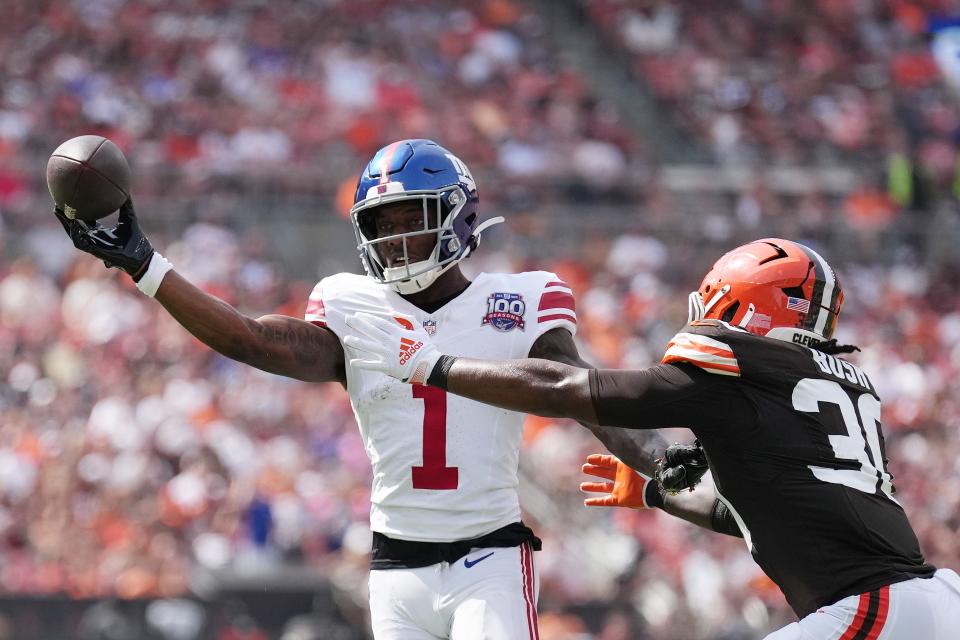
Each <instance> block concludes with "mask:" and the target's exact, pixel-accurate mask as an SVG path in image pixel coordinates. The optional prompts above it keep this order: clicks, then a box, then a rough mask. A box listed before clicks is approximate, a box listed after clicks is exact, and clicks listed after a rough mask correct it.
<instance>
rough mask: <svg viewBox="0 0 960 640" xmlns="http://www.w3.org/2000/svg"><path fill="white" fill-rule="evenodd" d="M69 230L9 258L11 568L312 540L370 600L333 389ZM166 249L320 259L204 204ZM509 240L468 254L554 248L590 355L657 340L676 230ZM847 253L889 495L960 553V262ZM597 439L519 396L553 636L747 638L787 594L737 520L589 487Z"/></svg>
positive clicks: (270, 267) (154, 564)
mask: <svg viewBox="0 0 960 640" xmlns="http://www.w3.org/2000/svg"><path fill="white" fill-rule="evenodd" d="M55 231H56V232H57V233H59V230H55ZM68 246H69V245H68V244H67V241H66V239H65V238H64V239H62V242H61V244H59V245H58V244H57V243H56V242H55V239H54V237H53V236H51V237H50V238H49V239H48V244H47V250H48V251H49V250H50V247H61V248H62V251H60V252H58V253H59V254H60V255H62V256H65V259H64V260H61V261H60V262H59V263H58V264H56V265H53V266H47V267H43V266H41V265H43V264H44V261H43V260H41V259H37V258H36V257H31V256H30V255H29V253H28V254H27V255H25V256H24V257H22V258H20V259H18V260H16V261H14V262H12V263H9V264H3V265H2V266H0V371H2V372H4V373H3V375H4V376H5V377H4V380H3V384H2V385H0V590H2V591H4V592H8V593H11V592H12V593H35V594H59V593H65V594H68V595H70V596H73V597H78V598H86V597H102V596H108V595H118V596H121V597H124V598H137V597H173V596H178V595H182V594H184V593H186V592H187V591H188V589H189V586H190V579H191V578H190V576H191V574H192V573H194V574H195V572H196V571H197V570H198V569H211V570H216V569H221V568H225V567H230V568H232V569H235V570H238V571H258V570H264V569H272V568H277V567H281V566H284V565H287V564H290V563H305V564H306V565H307V566H309V567H311V568H314V569H316V571H317V572H319V573H321V574H323V575H326V576H328V577H330V579H331V580H332V581H333V582H334V584H335V585H336V586H337V588H338V589H341V590H342V591H343V592H344V593H348V594H351V595H352V597H353V598H355V600H356V602H358V603H361V604H362V602H363V599H364V597H365V596H364V582H365V575H366V570H367V552H368V550H369V544H370V532H369V529H368V523H367V514H368V508H369V504H368V498H369V486H370V470H369V464H368V461H367V459H366V456H365V453H364V450H363V446H362V443H361V440H360V436H359V434H358V432H357V430H356V427H355V425H354V420H353V415H352V412H351V410H350V407H349V404H348V400H347V397H346V394H345V393H344V392H343V390H342V389H341V388H339V387H338V386H337V385H333V384H330V385H307V384H303V383H299V382H294V381H290V380H286V379H283V378H279V377H275V376H271V375H268V374H264V373H260V372H258V371H256V370H254V369H252V368H249V367H246V366H244V365H240V364H237V363H234V362H232V361H230V360H227V359H225V358H222V357H220V356H218V355H216V354H214V353H212V352H211V351H209V350H208V349H206V348H205V347H203V346H202V345H200V344H199V343H198V342H196V341H195V340H193V339H192V338H191V337H190V336H189V335H188V334H187V333H186V332H185V331H184V330H182V329H181V328H180V327H179V326H178V325H177V324H176V323H175V322H174V321H173V320H172V319H171V318H170V317H169V316H167V315H166V314H165V313H164V312H163V311H162V309H161V307H160V306H159V305H158V304H156V303H154V302H152V301H150V300H149V299H147V298H145V297H144V296H142V295H141V294H139V292H137V291H136V290H135V289H134V288H133V286H132V285H131V283H130V282H129V281H128V279H127V278H126V277H120V276H119V275H118V274H116V273H115V272H113V271H107V270H105V269H104V268H103V266H102V264H101V263H99V262H98V261H95V260H93V259H90V258H87V257H86V256H75V255H74V253H73V252H72V251H71V250H70V249H69V248H68ZM165 249H166V251H165V253H166V255H168V256H169V257H170V258H171V260H172V261H173V262H174V263H175V264H176V265H177V268H178V270H180V271H181V272H182V273H184V274H185V275H186V276H187V277H188V278H190V279H191V280H192V281H194V282H195V283H197V284H198V285H200V286H201V287H203V288H204V289H205V290H207V291H209V292H212V293H214V294H216V295H219V296H220V297H222V298H224V299H225V300H228V301H229V302H231V303H233V304H235V305H238V306H239V307H240V308H242V309H244V310H245V311H246V312H248V313H250V314H252V315H258V314H261V313H270V312H275V313H285V314H290V315H294V316H299V315H301V314H302V313H303V309H304V307H305V303H306V297H307V293H308V292H309V289H310V285H311V284H312V283H308V282H293V281H290V280H288V279H287V278H285V277H284V276H283V275H282V273H281V271H280V270H279V269H278V267H277V266H276V265H275V264H273V263H271V262H270V261H269V260H267V259H264V258H262V257H259V256H258V253H257V252H256V251H255V250H253V249H251V248H250V247H248V246H245V244H244V241H242V240H241V239H239V238H238V237H237V236H236V235H235V234H234V233H233V232H231V231H230V230H228V229H226V228H224V227H220V226H216V225H212V224H205V223H204V224H197V225H194V226H192V227H190V228H188V229H187V230H186V231H185V232H184V233H183V234H182V236H180V237H179V238H177V239H176V240H175V241H174V242H172V243H171V244H170V245H169V246H168V247H165ZM516 256H517V254H516V253H515V252H509V253H507V252H498V251H496V250H495V246H494V245H491V246H490V247H488V248H487V250H486V251H481V252H480V253H478V255H477V256H476V257H475V258H473V259H472V260H471V261H468V262H467V263H466V265H467V266H468V268H469V270H470V271H472V272H474V273H475V272H477V271H478V270H492V269H497V270H502V269H512V270H521V269H526V268H531V267H534V266H536V267H542V268H546V269H552V270H555V271H557V272H558V273H559V274H560V275H561V277H563V278H564V280H566V281H567V282H569V283H571V285H572V287H573V288H574V290H575V291H576V293H577V296H578V307H579V318H580V325H579V331H580V333H579V340H580V343H581V345H582V347H583V350H584V352H585V355H586V357H587V358H588V359H589V360H591V361H593V362H595V363H597V364H599V365H604V366H615V367H641V366H646V365H649V364H651V363H653V362H656V361H657V360H658V359H659V356H660V354H661V352H662V350H663V348H664V345H665V344H666V343H667V341H668V340H669V338H670V337H671V336H672V334H673V332H675V331H676V330H677V329H678V328H679V326H681V325H682V323H683V321H684V315H685V309H686V306H685V305H686V302H685V300H686V290H688V289H689V288H691V287H693V286H695V285H696V284H697V279H696V274H693V273H692V272H691V268H690V267H689V265H684V264H683V263H689V262H690V260H689V258H688V257H687V255H686V254H684V252H683V251H677V252H674V251H672V250H671V248H669V247H668V246H666V245H664V244H663V243H662V242H661V241H660V240H658V239H656V238H653V237H646V236H641V235H626V236H620V237H617V238H607V239H606V240H594V241H591V242H590V243H586V244H585V245H584V247H583V249H582V251H580V252H579V253H578V254H576V255H563V256H557V257H556V258H555V259H554V260H551V261H547V262H542V263H539V264H536V265H534V264H532V263H531V262H529V261H524V260H522V259H518V258H517V257H516ZM710 257H712V256H701V259H700V260H699V262H700V263H703V262H704V261H705V260H709V258H710ZM678 273H679V274H683V275H682V277H681V278H679V280H680V281H679V282H678V278H677V276H676V274H678ZM840 274H841V279H842V282H843V283H844V285H845V286H846V288H847V300H848V303H847V308H846V311H845V312H844V317H843V319H842V322H841V329H840V340H841V341H842V342H849V343H854V344H858V345H859V346H860V347H861V349H862V351H861V353H858V354H856V355H855V356H854V359H855V360H856V361H857V362H858V363H859V364H861V365H862V366H863V367H864V368H865V369H866V370H867V371H869V372H871V373H872V375H873V379H874V381H875V382H876V385H877V387H878V389H879V391H880V393H881V395H882V397H883V399H884V409H885V415H884V429H885V432H886V434H887V452H888V455H889V457H890V458H891V460H892V463H891V471H892V473H893V474H894V476H895V482H896V485H897V488H898V490H899V491H900V493H899V497H900V499H901V501H902V503H903V504H904V506H905V508H906V510H907V512H908V513H909V514H910V516H911V518H912V520H913V523H914V524H915V526H916V528H917V530H918V533H919V534H920V537H921V540H922V543H923V547H924V549H925V551H926V553H927V554H928V557H929V559H930V560H931V561H932V562H934V563H939V564H947V565H956V559H957V558H958V557H960V542H958V539H957V537H956V535H955V532H956V529H957V526H958V524H960V522H958V521H957V518H958V513H960V491H958V490H957V488H956V486H957V483H955V482H949V481H947V480H949V479H950V478H956V477H958V474H960V465H958V462H957V461H958V460H960V435H958V433H957V430H956V429H955V428H951V427H950V425H954V426H955V425H956V424H958V421H960V401H958V398H960V393H958V392H960V389H958V388H957V381H956V380H957V377H956V375H955V372H956V371H957V370H958V369H960V312H958V308H960V305H958V301H960V277H958V273H957V272H956V271H949V270H946V269H943V270H941V271H936V270H932V271H931V270H925V269H921V268H919V267H917V268H914V267H911V266H907V265H905V264H901V265H900V266H895V267H870V266H863V267H858V266H856V265H852V264H849V265H844V266H843V267H842V268H841V269H840ZM894 310H895V311H894ZM669 436H670V437H671V438H673V439H680V440H682V439H687V438H689V437H690V436H689V434H688V433H686V432H683V431H677V432H675V433H671V434H669ZM599 447H600V445H599V444H598V443H596V442H595V441H593V440H592V436H590V435H589V433H588V432H587V431H586V430H583V429H581V428H580V427H579V426H577V425H575V424H572V423H565V422H556V421H551V420H544V419H536V418H530V419H529V420H528V424H527V430H526V437H525V443H524V453H525V455H524V463H523V465H522V471H523V474H524V478H525V482H526V483H527V484H528V487H529V488H530V489H532V490H534V491H533V494H532V495H531V496H530V497H529V504H528V516H527V518H528V520H529V521H530V522H531V524H533V526H534V527H535V529H536V530H537V531H538V533H539V534H540V535H541V536H542V537H543V538H544V542H545V544H544V551H543V552H542V553H541V554H539V563H540V574H541V580H542V600H543V606H542V610H543V615H542V618H541V620H542V624H543V625H544V628H543V631H542V633H543V635H544V637H550V638H554V639H558V640H560V639H565V638H569V639H571V640H572V639H574V638H590V637H596V638H598V639H603V640H616V639H618V638H627V637H636V636H635V635H631V634H636V633H640V632H641V629H642V630H643V632H645V633H647V634H648V635H647V636H644V637H650V638H678V637H681V636H679V635H677V632H676V630H677V628H678V625H681V626H682V628H683V629H684V630H686V631H685V633H686V632H687V631H689V635H687V636H682V637H689V638H691V639H699V638H705V639H706V638H718V637H730V638H751V637H753V636H752V635H750V634H751V633H753V634H756V633H758V630H762V629H766V628H770V627H773V626H776V625H777V624H781V623H783V622H784V621H785V620H787V619H788V618H789V614H788V613H787V610H786V608H785V604H784V603H783V601H782V599H781V598H780V596H779V595H778V594H777V591H776V589H775V587H773V585H772V584H771V583H770V582H769V581H768V580H766V579H765V578H764V577H763V576H762V574H761V572H760V571H759V569H758V568H757V567H756V566H755V565H754V564H753V562H752V560H751V558H750V556H749V554H748V553H747V551H746V549H744V548H743V545H742V541H740V540H736V539H732V538H725V537H723V536H720V535H715V534H712V533H709V532H704V531H698V530H695V529H694V528H693V527H692V526H688V525H686V524H685V523H682V522H681V521H679V520H672V519H671V518H670V517H669V516H666V515H665V514H663V513H641V512H632V511H618V512H616V513H597V512H590V511H588V510H587V509H585V508H584V507H582V505H581V504H580V499H581V497H580V496H579V495H578V492H577V486H578V481H579V480H580V478H579V466H580V463H581V461H582V459H583V457H584V456H585V455H586V454H587V453H590V452H593V451H597V450H598V448H599ZM526 501H527V495H526V492H525V502H526ZM571 522H576V523H578V526H577V527H571V526H570V523H571ZM718 629H722V630H724V632H725V633H728V634H731V635H728V636H721V635H719V633H720V632H719V631H718ZM708 630H709V631H708ZM588 632H589V633H588ZM738 633H739V634H741V635H737V634H738ZM578 634H580V635H578ZM591 634H596V635H591Z"/></svg>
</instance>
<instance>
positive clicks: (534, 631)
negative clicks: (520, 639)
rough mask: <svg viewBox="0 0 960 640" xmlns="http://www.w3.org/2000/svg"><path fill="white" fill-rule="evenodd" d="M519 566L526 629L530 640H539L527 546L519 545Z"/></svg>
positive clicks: (529, 550) (531, 565)
mask: <svg viewBox="0 0 960 640" xmlns="http://www.w3.org/2000/svg"><path fill="white" fill-rule="evenodd" d="M520 564H521V568H522V570H523V599H524V600H525V601H526V603H527V629H528V630H529V632H530V640H540V630H539V628H538V626H539V625H538V621H537V604H536V598H535V596H534V594H535V592H534V584H535V583H534V579H533V552H532V551H531V549H530V545H529V544H522V545H520Z"/></svg>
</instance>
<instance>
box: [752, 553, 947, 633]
mask: <svg viewBox="0 0 960 640" xmlns="http://www.w3.org/2000/svg"><path fill="white" fill-rule="evenodd" d="M921 638H922V639H923V640H956V639H957V638H960V576H957V574H956V573H955V572H953V571H952V570H950V569H940V570H938V571H937V572H936V573H935V574H934V576H933V577H932V578H928V579H924V578H914V579H913V580H907V581H906V582H898V583H896V584H892V585H890V586H889V587H883V588H882V589H878V590H876V591H871V592H870V593H864V594H861V595H859V596H849V597H846V598H844V599H843V600H840V601H839V602H837V603H836V604H832V605H830V606H828V607H823V608H821V609H818V610H817V611H815V612H813V613H811V614H810V615H808V616H806V617H805V618H804V619H803V620H800V621H799V622H794V623H793V624H791V625H788V626H786V627H784V628H783V629H780V630H779V631H776V632H774V633H772V634H770V635H769V636H767V637H766V640H920V639H921Z"/></svg>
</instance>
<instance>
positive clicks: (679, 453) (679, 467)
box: [656, 440, 710, 494]
mask: <svg viewBox="0 0 960 640" xmlns="http://www.w3.org/2000/svg"><path fill="white" fill-rule="evenodd" d="M709 468H710V466H709V465H708V464H707V456H706V454H704V452H703V448H702V447H701V446H700V441H699V440H694V441H693V444H680V443H679V442H675V443H674V444H672V445H670V446H669V447H667V450H666V451H665V452H664V454H663V457H662V458H661V459H660V460H658V461H657V473H656V479H657V482H659V483H660V486H661V487H663V490H664V491H666V492H667V493H670V494H674V493H679V492H681V491H683V490H685V489H690V490H693V488H694V487H695V486H697V485H698V484H699V483H700V479H701V478H703V474H705V473H706V472H707V469H709Z"/></svg>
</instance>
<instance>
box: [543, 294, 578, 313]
mask: <svg viewBox="0 0 960 640" xmlns="http://www.w3.org/2000/svg"><path fill="white" fill-rule="evenodd" d="M548 309H570V310H571V311H576V310H577V305H576V303H575V302H574V300H573V295H572V294H570V293H567V292H566V291H548V292H546V293H544V294H543V295H542V296H540V306H539V307H537V311H546V310H548Z"/></svg>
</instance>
